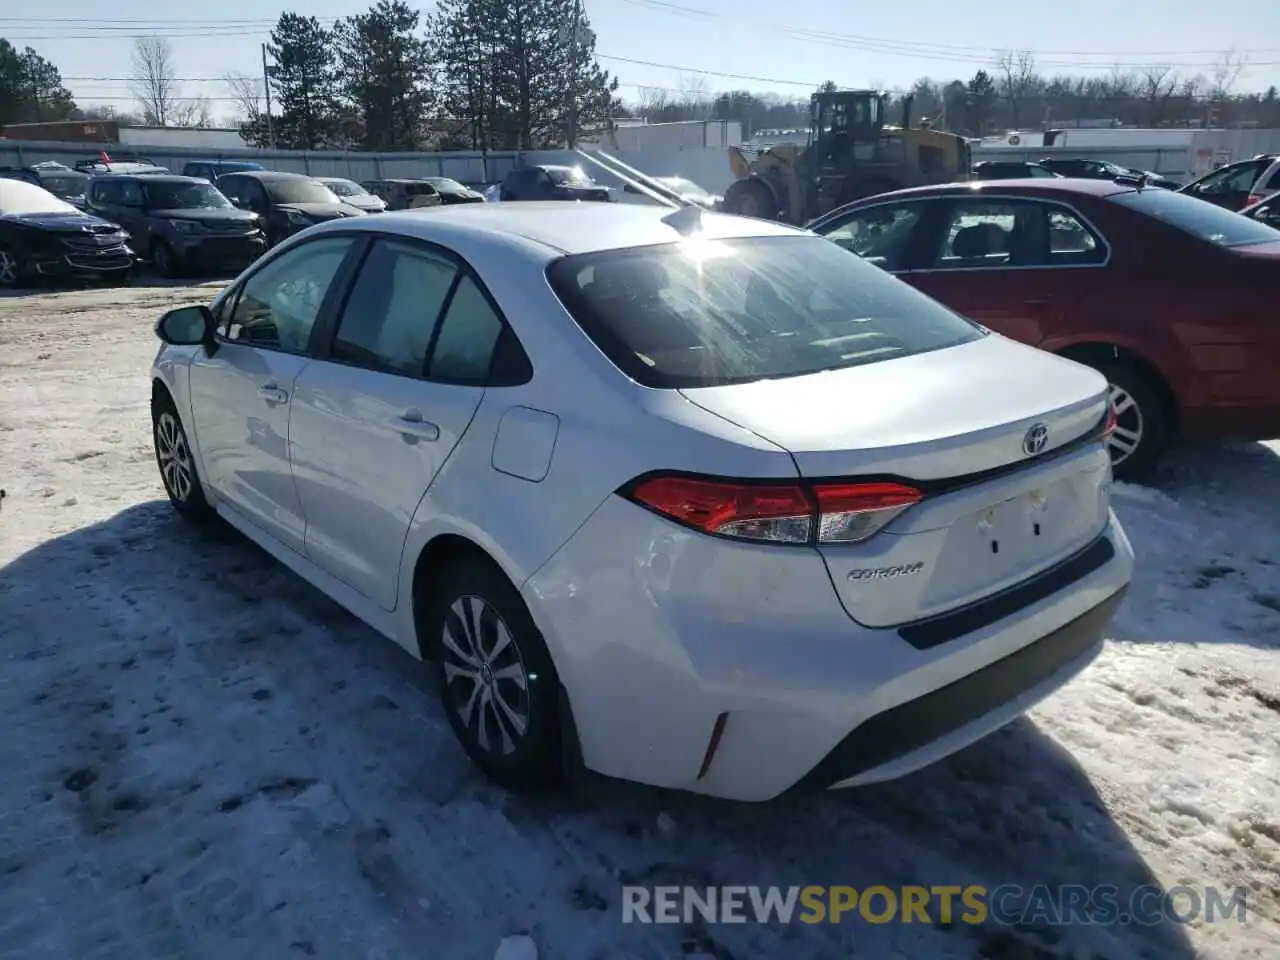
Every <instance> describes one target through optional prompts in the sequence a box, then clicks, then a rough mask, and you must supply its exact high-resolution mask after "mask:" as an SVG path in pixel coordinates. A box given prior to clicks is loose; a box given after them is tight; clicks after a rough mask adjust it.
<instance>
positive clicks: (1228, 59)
mask: <svg viewBox="0 0 1280 960" xmlns="http://www.w3.org/2000/svg"><path fill="white" fill-rule="evenodd" d="M1247 65H1248V60H1247V59H1246V58H1245V55H1244V54H1242V53H1236V52H1235V51H1234V50H1228V51H1227V52H1226V53H1224V54H1223V55H1222V59H1221V60H1219V61H1218V62H1217V64H1216V65H1215V66H1214V68H1213V72H1212V73H1211V74H1210V84H1209V97H1210V99H1212V100H1225V99H1227V97H1229V96H1231V94H1232V91H1234V89H1235V86H1236V81H1237V80H1239V79H1240V74H1242V73H1244V68H1245V67H1246V66H1247Z"/></svg>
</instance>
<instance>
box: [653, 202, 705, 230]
mask: <svg viewBox="0 0 1280 960" xmlns="http://www.w3.org/2000/svg"><path fill="white" fill-rule="evenodd" d="M662 222H663V223H665V224H666V225H667V226H668V227H671V228H672V229H673V230H675V231H676V233H678V234H680V236H682V237H688V236H691V235H692V234H695V233H699V232H701V230H702V208H701V207H700V206H698V205H697V204H696V203H691V204H689V205H688V206H684V207H681V208H680V209H679V210H675V211H673V212H671V213H669V214H667V215H666V216H665V217H663V218H662Z"/></svg>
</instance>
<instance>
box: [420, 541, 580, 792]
mask: <svg viewBox="0 0 1280 960" xmlns="http://www.w3.org/2000/svg"><path fill="white" fill-rule="evenodd" d="M424 602H425V604H426V611H425V614H424V616H423V617H422V619H421V621H420V624H421V627H420V629H421V630H422V632H423V635H422V637H420V642H421V645H422V648H423V651H424V653H425V654H426V655H428V656H429V657H430V658H431V659H432V660H433V661H434V667H435V670H436V674H437V682H438V683H439V686H440V697H441V700H442V702H443V705H444V710H445V714H446V715H447V716H448V718H449V725H450V726H451V727H452V728H453V733H454V736H456V737H457V738H458V742H459V743H460V744H461V745H462V749H463V750H465V751H466V753H467V756H469V757H470V758H471V760H472V762H473V763H475V765H476V766H478V767H479V768H480V769H481V770H482V771H484V773H485V774H486V775H487V776H488V777H489V778H490V779H491V780H493V781H494V782H495V783H498V784H499V785H501V786H503V787H506V788H507V789H510V790H518V791H525V790H537V789H543V788H547V787H552V786H556V785H558V784H559V783H560V782H561V781H562V780H563V776H564V767H563V765H562V756H561V742H562V730H561V723H560V700H559V687H560V680H559V677H558V675H557V674H556V669H555V665H554V663H552V660H551V654H550V652H549V651H548V650H547V646H546V643H545V642H544V641H543V639H542V635H541V634H540V633H539V632H538V628H537V626H536V625H535V624H534V622H533V617H532V616H531V615H530V614H529V610H528V608H527V607H526V606H525V604H524V601H523V600H522V599H521V597H520V593H519V591H517V590H516V588H515V587H514V586H513V585H512V584H511V581H510V580H508V579H507V578H506V576H505V575H504V574H503V573H502V571H500V570H499V569H498V568H497V567H496V566H494V564H493V563H492V562H491V561H489V560H488V559H487V558H481V557H467V558H464V559H462V560H459V561H457V562H455V563H453V564H452V565H450V566H449V567H448V568H447V569H446V570H445V571H444V573H443V575H442V576H441V577H440V580H439V581H438V583H437V584H436V585H435V587H434V589H433V590H432V591H431V594H430V596H428V597H426V598H424Z"/></svg>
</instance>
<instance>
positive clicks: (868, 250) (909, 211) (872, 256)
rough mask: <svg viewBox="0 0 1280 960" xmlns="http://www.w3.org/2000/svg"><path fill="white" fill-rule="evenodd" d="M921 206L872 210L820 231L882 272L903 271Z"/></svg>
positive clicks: (922, 205) (922, 209) (908, 205)
mask: <svg viewBox="0 0 1280 960" xmlns="http://www.w3.org/2000/svg"><path fill="white" fill-rule="evenodd" d="M924 209H925V207H924V204H922V203H912V204H902V205H900V206H881V207H872V208H870V209H868V210H864V211H861V212H859V213H855V214H854V215H853V216H852V217H851V218H850V219H848V220H846V221H844V222H843V223H841V224H840V225H839V226H837V227H835V228H834V229H831V230H828V229H826V228H822V229H821V233H822V235H823V236H825V237H826V238H827V239H828V240H831V241H832V242H834V243H836V244H839V245H840V246H842V247H844V248H845V249H846V250H848V251H850V252H851V253H856V254H857V255H858V256H860V257H862V258H863V259H864V260H868V261H870V262H871V263H874V264H875V265H876V266H878V267H883V268H884V269H885V270H890V271H892V270H904V269H906V267H907V262H906V258H907V250H908V247H909V244H910V242H911V234H912V231H913V230H914V229H915V227H916V224H918V223H919V222H920V217H921V215H922V214H923V212H924Z"/></svg>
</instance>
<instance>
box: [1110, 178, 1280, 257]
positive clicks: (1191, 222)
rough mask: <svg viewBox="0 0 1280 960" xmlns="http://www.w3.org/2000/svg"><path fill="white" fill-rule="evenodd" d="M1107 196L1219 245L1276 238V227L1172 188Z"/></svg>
mask: <svg viewBox="0 0 1280 960" xmlns="http://www.w3.org/2000/svg"><path fill="white" fill-rule="evenodd" d="M1110 199H1111V201H1112V202H1113V203H1118V204H1120V206H1122V207H1128V208H1129V209H1131V210H1136V211H1137V212H1139V213H1143V214H1146V215H1147V216H1150V217H1155V218H1156V219H1157V220H1163V221H1164V222H1165V223H1167V224H1169V226H1171V227H1174V228H1175V229H1177V230H1181V231H1182V232H1183V233H1189V234H1191V235H1192V236H1194V237H1199V238H1200V239H1201V240H1207V241H1208V242H1209V243H1214V244H1217V245H1218V246H1220V247H1244V246H1248V245H1249V244H1253V243H1274V242H1275V240H1276V232H1275V230H1274V229H1272V228H1271V227H1268V226H1266V225H1265V224H1262V223H1259V222H1258V221H1256V220H1250V219H1249V218H1248V217H1242V216H1240V215H1239V214H1238V213H1235V212H1234V211H1231V210H1225V209H1223V208H1222V207H1219V206H1216V205H1214V204H1212V203H1205V202H1204V201H1203V200H1198V199H1196V198H1195V197H1189V196H1187V195H1186V194H1184V193H1174V192H1173V191H1172V190H1134V191H1131V192H1130V193H1122V194H1119V195H1117V196H1113V197H1111V198H1110Z"/></svg>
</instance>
